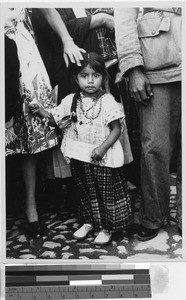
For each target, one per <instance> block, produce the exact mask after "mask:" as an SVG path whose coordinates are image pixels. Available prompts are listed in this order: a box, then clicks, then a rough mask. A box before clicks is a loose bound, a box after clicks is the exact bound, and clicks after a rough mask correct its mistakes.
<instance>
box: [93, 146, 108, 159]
mask: <svg viewBox="0 0 186 300" xmlns="http://www.w3.org/2000/svg"><path fill="white" fill-rule="evenodd" d="M105 153H106V150H105V149H104V148H103V147H100V146H99V147H97V148H95V149H94V150H93V151H92V155H91V158H92V161H93V162H99V161H101V160H102V159H103V157H104V155H105Z"/></svg>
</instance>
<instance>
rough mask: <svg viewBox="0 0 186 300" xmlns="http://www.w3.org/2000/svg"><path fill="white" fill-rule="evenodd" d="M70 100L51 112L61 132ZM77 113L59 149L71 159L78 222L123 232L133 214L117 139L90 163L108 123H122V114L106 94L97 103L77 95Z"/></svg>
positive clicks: (121, 151)
mask: <svg viewBox="0 0 186 300" xmlns="http://www.w3.org/2000/svg"><path fill="white" fill-rule="evenodd" d="M73 97H74V94H70V95H68V96H67V97H65V98H64V99H63V100H62V101H61V104H60V105H58V106H57V107H55V108H54V109H53V110H51V112H52V114H53V117H54V119H55V121H56V123H57V125H58V126H59V127H60V128H61V129H63V128H64V120H65V118H66V117H68V116H69V115H70V112H71V105H72V101H73ZM76 114H77V122H76V123H73V122H71V123H69V124H68V126H67V127H65V129H64V134H63V141H62V146H61V150H62V152H63V154H64V157H65V158H68V159H70V165H71V172H72V176H73V179H74V182H75V184H76V186H77V189H78V192H79V196H80V201H79V203H78V217H79V221H80V223H92V224H93V225H94V228H95V229H96V230H100V229H102V228H104V229H107V230H109V231H112V232H116V231H119V230H123V229H125V228H126V227H127V226H129V225H130V224H131V223H132V222H133V215H132V207H131V199H130V195H129V191H128V187H127V184H126V180H125V176H124V170H123V165H124V153H123V149H122V146H121V143H120V141H119V139H118V140H117V141H116V142H115V143H114V144H113V145H112V146H111V147H110V148H109V150H108V151H107V153H106V154H105V156H104V157H103V159H102V161H100V162H99V163H96V162H93V161H92V159H91V153H92V151H93V149H95V148H96V147H97V146H99V145H101V144H102V143H103V141H105V140H106V139H107V137H108V136H109V134H110V129H109V124H110V122H112V121H114V120H119V121H120V124H121V125H122V124H123V121H124V113H123V111H122V109H121V107H120V106H119V104H118V103H117V102H116V101H115V99H114V97H113V96H112V95H111V94H106V93H105V94H104V95H102V96H101V97H100V98H98V99H96V100H95V99H92V98H83V97H81V94H80V98H79V99H78V101H77V109H76Z"/></svg>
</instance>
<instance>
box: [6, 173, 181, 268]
mask: <svg viewBox="0 0 186 300" xmlns="http://www.w3.org/2000/svg"><path fill="white" fill-rule="evenodd" d="M172 179H173V182H175V175H172ZM131 195H132V199H133V201H134V216H135V223H136V224H137V226H138V222H139V207H140V199H141V198H140V195H139V193H138V192H135V190H134V191H131ZM175 198H176V187H175V185H174V184H173V185H171V195H170V209H169V216H168V217H167V220H166V222H165V224H164V226H163V228H162V229H161V230H160V231H159V234H158V236H157V237H156V238H154V239H152V240H150V241H146V242H140V241H138V240H137V238H136V236H135V235H134V236H131V237H128V236H127V235H126V232H120V233H116V234H114V235H113V239H112V241H111V242H110V243H109V244H108V245H106V246H104V247H103V246H96V245H94V244H93V243H92V241H93V240H94V238H95V235H96V233H95V232H93V233H91V234H90V235H89V236H88V237H87V238H86V239H85V240H84V241H81V242H79V241H77V240H75V239H74V238H73V232H74V231H75V230H76V229H77V228H78V227H79V224H78V221H77V218H76V215H75V213H74V212H71V213H67V212H66V211H64V207H63V205H61V206H59V207H57V208H56V207H55V208H54V207H52V206H51V207H50V209H47V210H46V211H45V212H42V213H40V219H41V221H42V222H43V224H45V226H46V227H47V233H46V234H45V235H44V236H43V237H42V238H39V239H31V238H30V237H29V236H27V235H26V234H25V233H24V231H23V229H22V228H23V227H24V224H25V222H26V220H25V217H24V215H21V214H20V215H19V216H17V217H15V216H8V217H7V240H6V246H7V249H6V253H7V259H11V258H14V259H65V260H66V259H80V260H89V259H96V260H97V259H100V260H110V261H115V260H120V259H125V260H127V261H129V262H130V261H131V260H136V261H138V260H139V261H144V260H145V261H148V260H149V261H161V260H164V261H165V260H169V259H172V260H181V259H182V237H181V236H180V235H179V233H178V229H177V221H176V203H175Z"/></svg>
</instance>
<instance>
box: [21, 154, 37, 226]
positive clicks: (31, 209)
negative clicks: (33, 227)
mask: <svg viewBox="0 0 186 300" xmlns="http://www.w3.org/2000/svg"><path fill="white" fill-rule="evenodd" d="M36 164H37V155H35V154H30V155H27V154H25V155H22V171H23V179H24V183H25V190H26V215H27V218H28V222H29V223H31V222H35V221H38V214H37V208H36V199H35V189H36Z"/></svg>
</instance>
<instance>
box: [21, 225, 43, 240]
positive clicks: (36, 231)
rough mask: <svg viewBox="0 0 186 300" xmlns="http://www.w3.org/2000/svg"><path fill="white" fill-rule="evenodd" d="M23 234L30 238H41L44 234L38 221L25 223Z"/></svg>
mask: <svg viewBox="0 0 186 300" xmlns="http://www.w3.org/2000/svg"><path fill="white" fill-rule="evenodd" d="M25 233H26V234H28V235H29V236H30V237H31V238H33V239H37V238H41V237H42V236H43V235H44V233H45V228H44V226H43V225H41V224H40V223H39V222H38V221H34V222H30V223H27V224H26V226H25Z"/></svg>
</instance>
